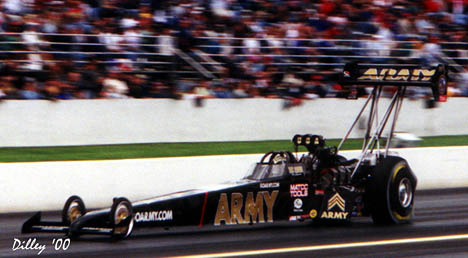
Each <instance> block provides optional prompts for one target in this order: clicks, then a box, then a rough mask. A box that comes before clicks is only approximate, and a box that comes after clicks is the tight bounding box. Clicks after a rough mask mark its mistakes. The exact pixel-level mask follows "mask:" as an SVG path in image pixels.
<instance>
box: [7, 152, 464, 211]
mask: <svg viewBox="0 0 468 258" xmlns="http://www.w3.org/2000/svg"><path fill="white" fill-rule="evenodd" d="M398 152H399V153H400V155H401V156H403V157H404V158H406V159H407V160H408V162H409V164H410V166H411V167H412V168H413V170H414V172H415V173H416V175H417V177H418V179H419V184H418V189H437V188H452V187H463V186H468V159H467V158H466V157H468V147H447V148H411V149H398ZM341 154H343V155H344V156H347V157H349V158H354V157H357V155H358V154H359V152H358V151H346V152H341ZM261 156H262V155H259V154H253V155H226V156H206V157H189V158H160V159H136V160H111V161H69V162H33V163H0V171H2V177H1V180H0V189H2V191H1V194H0V197H1V198H0V200H1V201H0V213H6V212H20V211H35V210H59V209H61V208H62V206H63V204H64V203H65V200H66V199H67V198H68V197H69V196H70V195H73V194H78V195H80V196H81V197H82V198H83V199H84V201H85V203H86V205H87V206H88V207H108V206H110V205H111V204H112V198H113V197H116V196H124V197H127V198H129V199H130V200H131V201H136V200H140V199H144V198H148V197H153V196H157V195H161V194H166V193H171V192H175V191H180V190H187V189H192V188H197V187H203V186H207V185H211V184H217V183H221V182H225V181H232V180H236V179H239V178H242V177H243V176H244V175H245V174H246V172H247V171H248V170H249V168H250V167H251V166H252V164H254V163H255V162H257V161H258V160H259V159H260V157H261Z"/></svg>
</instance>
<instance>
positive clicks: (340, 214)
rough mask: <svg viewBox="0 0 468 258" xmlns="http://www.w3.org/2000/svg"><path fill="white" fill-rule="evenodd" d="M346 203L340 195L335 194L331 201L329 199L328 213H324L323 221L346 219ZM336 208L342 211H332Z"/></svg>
mask: <svg viewBox="0 0 468 258" xmlns="http://www.w3.org/2000/svg"><path fill="white" fill-rule="evenodd" d="M345 207H346V202H345V200H344V199H343V197H341V196H340V194H339V193H335V194H334V195H333V196H332V197H331V198H330V199H328V211H324V212H322V215H321V216H320V218H321V219H346V218H347V217H348V212H345ZM333 208H335V210H336V209H339V210H340V211H330V210H331V209H333Z"/></svg>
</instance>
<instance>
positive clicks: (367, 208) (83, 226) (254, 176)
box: [22, 63, 447, 239]
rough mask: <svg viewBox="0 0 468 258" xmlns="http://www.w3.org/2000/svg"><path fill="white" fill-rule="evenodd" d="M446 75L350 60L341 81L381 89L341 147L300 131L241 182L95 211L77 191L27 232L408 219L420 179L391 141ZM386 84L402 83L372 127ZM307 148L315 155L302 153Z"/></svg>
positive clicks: (440, 88)
mask: <svg viewBox="0 0 468 258" xmlns="http://www.w3.org/2000/svg"><path fill="white" fill-rule="evenodd" d="M446 78H447V70H446V67H445V66H443V65H439V66H436V67H429V68H420V67H417V66H409V65H406V66H388V65H387V66H379V65H375V66H372V65H359V64H355V63H353V64H347V65H346V66H345V69H344V71H343V74H342V75H341V82H342V84H343V85H344V86H346V87H347V88H348V89H349V91H350V93H352V91H353V89H354V88H355V87H358V86H361V85H366V86H368V85H373V91H372V93H371V94H370V95H369V97H368V99H367V101H366V102H365V104H364V107H363V108H362V110H361V111H360V113H359V115H358V117H357V118H356V120H355V121H354V123H353V124H352V126H351V128H350V130H349V131H348V133H347V134H346V136H345V137H344V139H343V140H342V142H341V143H340V145H339V146H338V147H326V144H325V140H324V138H323V137H322V136H320V135H296V136H294V137H293V140H292V141H293V144H294V146H295V150H296V151H295V153H291V152H289V151H273V152H269V153H266V154H265V155H264V156H263V158H262V159H261V160H260V162H258V163H257V164H256V166H255V167H254V168H253V170H252V171H250V173H249V174H248V175H247V176H246V177H245V178H243V179H241V180H239V181H237V182H233V183H226V184H222V185H219V186H215V187H211V188H206V189H198V190H190V191H184V192H178V193H173V194H168V195H163V196H158V197H155V198H151V199H147V200H143V201H139V202H135V203H131V202H130V201H129V200H127V199H126V198H114V200H113V204H112V207H111V208H107V209H100V210H95V211H90V212H87V211H86V209H85V205H84V203H83V201H82V200H81V198H79V197H78V196H72V197H70V198H69V199H68V200H67V202H66V203H65V206H64V208H63V211H62V221H61V222H46V221H41V213H40V212H38V213H36V214H35V215H34V216H32V217H31V218H30V219H29V220H28V221H26V222H25V223H24V225H23V228H22V232H23V233H33V232H58V233H65V234H66V235H68V236H70V237H77V236H79V235H82V234H104V235H110V236H112V237H113V238H118V239H119V238H120V239H122V238H126V237H128V236H129V235H130V234H131V233H132V231H133V230H134V229H138V228H151V227H158V228H170V227H175V226H199V227H203V226H205V225H213V226H217V227H226V226H227V227H229V226H230V225H240V224H268V223H273V222H275V221H348V220H350V219H351V218H352V217H356V216H371V217H372V219H373V221H374V222H375V223H377V224H400V223H408V222H410V221H411V218H412V215H413V202H414V193H415V189H416V185H417V179H416V176H415V175H414V174H413V172H412V171H411V168H410V167H409V165H408V163H407V162H406V160H405V159H403V158H401V157H398V156H394V155H390V154H389V150H388V148H389V143H390V141H391V136H392V135H393V129H394V127H395V122H396V120H397V116H398V112H399V110H400V108H401V104H402V101H403V98H404V95H405V89H406V87H407V86H421V87H431V88H432V90H433V95H434V99H435V100H438V101H440V100H445V94H446ZM385 85H392V86H398V87H397V90H396V92H395V94H394V96H393V98H392V100H391V102H390V104H389V107H388V109H387V111H386V112H385V115H384V117H383V118H382V119H381V121H380V122H378V121H377V122H378V124H377V126H376V128H375V130H374V131H373V132H372V127H373V124H374V123H375V122H376V121H375V120H377V118H378V116H377V104H378V100H379V98H380V95H381V93H382V89H383V86H385ZM351 95H352V94H351ZM369 103H372V104H371V107H370V114H369V118H368V123H367V125H368V128H367V131H366V135H365V138H364V144H363V150H362V154H361V155H360V156H359V157H358V159H350V160H348V159H346V158H344V157H343V156H341V155H339V149H340V147H341V146H342V144H343V142H344V141H345V140H346V139H347V137H348V136H349V134H350V132H351V130H352V129H353V128H354V126H355V124H356V123H357V121H358V120H359V118H360V117H361V115H362V113H363V112H364V110H365V109H366V107H367V106H368V104H369ZM392 113H393V114H394V115H393V119H390V116H391V114H392ZM390 120H391V121H392V125H391V129H390V131H389V134H388V137H387V139H388V140H387V141H386V142H387V145H386V147H385V150H383V151H380V150H379V147H380V140H381V138H382V134H383V130H384V127H385V125H386V124H387V122H388V121H390ZM300 146H303V147H305V148H306V149H307V153H306V154H302V155H301V156H300V157H299V154H298V151H299V147H300Z"/></svg>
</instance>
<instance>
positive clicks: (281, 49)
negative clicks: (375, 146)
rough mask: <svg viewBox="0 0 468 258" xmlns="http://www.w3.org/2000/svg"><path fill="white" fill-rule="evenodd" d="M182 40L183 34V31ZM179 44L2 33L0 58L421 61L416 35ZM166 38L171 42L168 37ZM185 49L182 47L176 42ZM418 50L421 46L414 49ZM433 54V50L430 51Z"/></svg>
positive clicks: (145, 66)
mask: <svg viewBox="0 0 468 258" xmlns="http://www.w3.org/2000/svg"><path fill="white" fill-rule="evenodd" d="M182 40H183V39H182ZM191 40H192V41H193V42H195V43H192V44H191V45H189V46H188V47H187V48H180V39H178V38H177V36H170V35H161V36H150V35H117V34H104V33H103V34H51V33H37V32H32V31H25V32H22V33H0V60H3V61H6V60H9V61H12V62H16V63H19V64H20V66H19V67H20V68H21V69H26V70H27V69H31V70H36V71H40V70H42V69H44V66H45V65H47V64H49V63H60V62H74V63H76V64H82V63H88V62H97V63H100V64H103V65H108V66H112V65H116V64H126V65H127V66H128V70H127V72H135V71H137V72H147V73H154V74H167V73H171V74H175V75H176V76H179V77H180V76H184V77H190V76H203V77H208V78H210V77H211V78H213V77H220V76H222V75H221V74H222V73H223V71H224V70H225V69H226V67H228V66H229V65H236V66H239V67H243V68H244V69H254V68H252V66H256V65H265V66H268V67H274V68H275V69H278V70H279V71H284V72H295V73H299V74H300V73H309V74H310V73H322V74H323V73H328V72H333V71H337V70H338V69H339V68H341V67H342V66H343V64H344V63H345V62H349V61H357V62H366V63H369V62H370V63H396V64H398V63H420V62H421V56H420V55H418V53H419V52H421V45H422V43H421V41H418V40H411V41H384V40H380V39H369V40H350V39H304V38H235V37H198V38H194V39H191ZM168 42H169V43H168ZM439 45H440V47H441V55H440V56H439V57H438V58H440V59H441V60H440V61H441V62H446V63H449V64H450V66H451V67H452V70H453V72H457V71H462V70H463V68H464V66H466V65H467V64H468V43H465V42H440V43H439ZM181 49H182V50H181ZM418 51H419V52H418ZM429 54H430V53H429Z"/></svg>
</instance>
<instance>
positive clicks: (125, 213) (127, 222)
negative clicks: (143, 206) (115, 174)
mask: <svg viewBox="0 0 468 258" xmlns="http://www.w3.org/2000/svg"><path fill="white" fill-rule="evenodd" d="M110 222H111V225H112V227H113V230H112V238H113V239H117V240H120V239H125V238H127V237H128V236H130V234H131V233H132V230H133V223H134V221H133V207H132V204H131V203H130V201H129V200H127V199H126V198H117V199H114V203H113V204H112V207H111V211H110Z"/></svg>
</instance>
